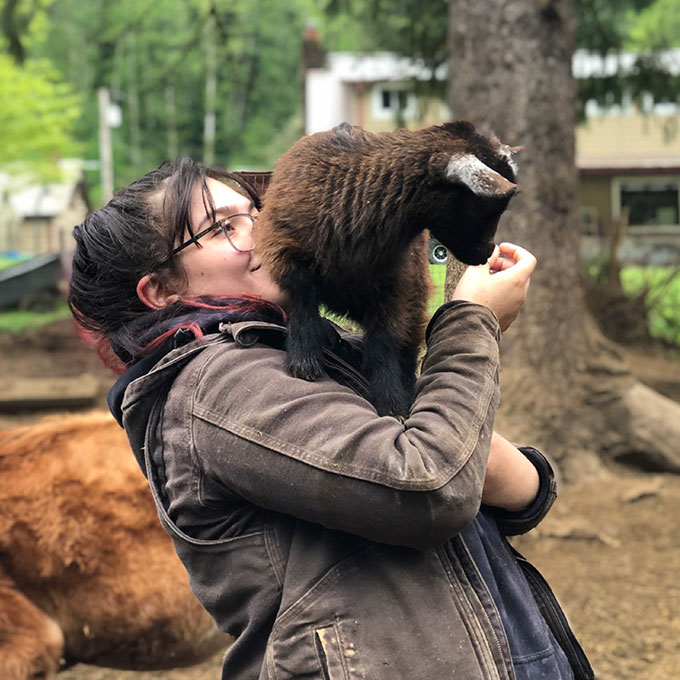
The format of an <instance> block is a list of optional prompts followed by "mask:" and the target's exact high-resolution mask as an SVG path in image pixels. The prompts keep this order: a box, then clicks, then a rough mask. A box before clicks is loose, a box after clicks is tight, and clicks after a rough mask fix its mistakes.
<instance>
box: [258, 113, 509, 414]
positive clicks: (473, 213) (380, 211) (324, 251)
mask: <svg viewBox="0 0 680 680" xmlns="http://www.w3.org/2000/svg"><path fill="white" fill-rule="evenodd" d="M516 150H517V149H513V148H510V147H508V146H506V145H504V144H501V143H500V142H499V141H498V140H497V139H496V138H495V137H491V138H487V137H484V136H482V135H480V134H478V133H477V132H476V131H475V128H474V126H473V125H472V124H470V123H468V122H465V121H458V122H452V123H446V124H444V125H438V126H433V127H429V128H425V129H422V130H417V131H409V130H395V131H394V132H389V133H380V134H372V133H369V132H366V131H364V130H362V129H361V128H358V127H353V126H350V125H347V124H342V125H340V126H338V127H336V128H334V129H333V130H329V131H326V132H319V133H316V134H313V135H309V136H307V137H303V138H302V139H301V140H299V141H298V142H297V143H296V144H294V145H293V147H292V148H291V149H290V150H289V151H287V152H286V153H285V154H284V155H283V156H282V157H281V158H280V159H279V161H278V162H277V164H276V167H275V170H274V173H273V175H272V177H271V182H270V184H269V187H268V188H267V192H266V194H265V196H264V201H263V207H262V211H261V213H260V215H259V218H258V222H257V227H256V232H255V234H256V252H258V253H259V254H260V256H261V258H262V261H263V262H264V263H265V264H266V266H268V267H269V270H270V272H271V274H272V277H273V278H274V280H275V281H276V282H277V283H278V284H279V285H280V287H281V288H282V290H284V291H285V292H286V293H287V295H288V298H289V308H288V312H289V336H288V343H287V365H288V370H289V372H290V373H291V374H292V375H293V376H296V377H299V378H304V379H306V380H314V379H316V378H317V377H319V376H320V375H321V373H322V368H321V366H322V355H323V337H324V334H323V329H322V327H321V326H320V324H322V321H321V319H320V317H319V311H318V310H319V305H320V304H323V305H325V306H326V308H328V309H329V310H331V311H332V312H335V313H336V314H339V315H342V316H348V317H350V318H351V319H354V320H355V321H357V322H359V323H360V324H361V325H362V326H363V329H364V331H365V358H364V369H365V373H366V375H367V376H368V378H369V381H370V384H371V396H372V402H373V404H374V405H375V407H376V409H377V411H378V413H380V414H381V415H384V414H392V415H405V414H407V413H408V410H409V408H410V404H411V401H412V392H413V386H414V381H415V370H416V360H417V354H418V348H419V345H420V344H421V342H422V339H423V337H424V330H425V326H426V322H427V318H426V314H427V298H428V296H429V294H430V287H431V283H430V276H429V271H428V261H427V254H426V246H427V237H426V232H425V230H426V229H427V230H429V231H430V233H431V234H432V235H433V236H435V237H436V238H437V239H438V240H439V241H441V242H442V243H443V244H444V245H445V246H446V247H447V248H449V249H450V250H451V251H452V252H453V254H454V255H455V256H456V257H457V258H458V259H459V260H461V261H463V262H464V263H466V264H471V265H477V264H481V263H483V262H485V261H486V260H487V259H488V257H489V256H490V255H491V253H492V252H493V248H494V243H493V239H494V235H495V232H496V227H497V224H498V220H499V218H500V215H501V213H502V212H503V211H504V210H505V208H506V206H507V204H508V202H509V200H510V198H511V197H512V196H513V195H514V194H515V192H516V190H517V186H516V184H515V183H514V180H515V173H516V168H515V165H514V162H513V160H512V156H511V154H512V153H513V152H514V151H516Z"/></svg>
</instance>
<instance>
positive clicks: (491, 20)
mask: <svg viewBox="0 0 680 680" xmlns="http://www.w3.org/2000/svg"><path fill="white" fill-rule="evenodd" d="M449 10H450V13H449V38H448V40H449V54H450V63H449V72H450V76H449V78H450V80H449V98H450V104H451V110H452V112H453V116H454V118H464V119H468V120H471V121H472V122H474V123H475V124H477V126H478V127H479V128H481V129H482V131H489V130H491V131H493V132H495V133H496V134H497V135H498V137H499V138H500V139H501V141H503V142H505V143H506V144H510V145H521V146H523V147H524V148H523V151H521V153H519V154H518V155H517V157H516V158H517V161H518V165H519V186H520V190H521V193H520V194H519V195H518V196H517V197H515V198H514V199H513V200H512V202H511V204H510V206H509V209H508V211H507V213H506V214H505V215H504V217H503V218H502V220H501V224H500V226H499V230H498V241H499V242H500V241H511V242H514V243H518V244H520V245H522V246H524V247H526V248H528V249H529V250H531V251H532V252H533V253H534V254H535V255H536V257H537V258H538V267H537V269H536V272H535V274H534V276H533V278H532V285H531V291H530V294H529V298H528V301H527V304H526V306H525V308H524V309H523V310H522V312H521V314H520V316H519V318H518V319H517V321H516V322H515V324H514V325H513V326H512V327H511V328H510V330H509V331H508V332H507V333H506V335H505V336H504V338H503V369H502V372H501V386H502V392H503V405H502V407H501V412H500V413H499V421H498V428H499V429H501V430H502V431H504V432H505V433H507V435H509V436H511V437H513V438H514V439H515V440H517V441H532V442H533V443H535V444H536V445H538V446H540V447H543V448H544V449H545V450H546V451H548V452H550V453H551V455H553V456H554V457H555V458H556V459H557V460H558V461H559V462H560V464H561V467H562V469H563V472H564V473H565V475H566V476H567V477H571V478H575V477H578V476H579V475H580V474H586V473H588V472H592V471H593V470H594V469H596V468H597V467H598V466H599V464H600V460H601V459H602V458H607V457H609V458H626V459H629V460H633V459H635V460H638V461H639V460H641V456H643V454H648V455H647V457H646V460H647V463H646V464H647V465H650V466H652V467H655V468H657V469H664V470H673V471H676V472H680V451H678V447H677V446H675V445H673V446H669V442H677V441H678V440H679V437H680V406H678V405H677V404H674V403H672V402H668V403H665V401H666V400H665V399H664V398H663V397H660V396H658V395H655V393H651V394H653V395H654V401H655V403H656V402H657V400H659V399H660V400H662V401H663V402H664V407H663V409H661V407H660V406H659V405H658V403H657V408H656V412H657V413H660V412H661V411H663V412H664V413H665V414H666V415H668V417H666V418H663V419H659V418H657V419H656V422H655V428H656V429H655V431H654V432H652V431H651V430H650V429H649V428H648V427H646V425H645V423H646V422H647V418H646V414H647V411H648V404H649V400H650V391H649V390H646V389H644V388H643V389H641V386H640V385H639V384H638V383H636V381H635V379H634V378H633V376H632V375H631V373H630V371H629V370H628V368H627V366H626V365H625V364H624V362H623V359H622V356H621V353H620V352H619V351H618V349H617V347H616V346H615V345H613V344H612V343H610V342H609V341H607V340H605V338H604V337H603V336H602V335H601V334H600V333H599V331H598V330H597V329H596V327H595V323H594V321H593V320H592V318H590V317H589V315H588V312H587V311H586V306H585V299H584V292H583V289H582V284H581V282H580V272H581V262H580V257H579V233H578V219H577V193H576V192H577V172H576V167H575V157H574V139H575V138H574V127H575V112H576V87H575V82H574V79H573V77H572V75H571V56H572V51H573V46H574V36H575V20H574V7H573V0H483V1H480V2H474V3H469V2H466V1H465V0H450V3H449ZM672 413H674V414H675V415H674V416H673V417H671V414H672ZM641 446H644V449H645V451H642V450H641Z"/></svg>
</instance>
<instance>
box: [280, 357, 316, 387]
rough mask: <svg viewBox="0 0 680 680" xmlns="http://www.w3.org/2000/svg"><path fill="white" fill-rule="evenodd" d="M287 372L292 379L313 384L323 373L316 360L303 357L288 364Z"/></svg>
mask: <svg viewBox="0 0 680 680" xmlns="http://www.w3.org/2000/svg"><path fill="white" fill-rule="evenodd" d="M288 372H289V373H290V375H292V376H293V377H294V378H302V379H303V380H308V381H309V382H314V381H315V380H316V379H317V378H318V377H320V376H321V374H322V373H323V369H322V368H321V362H320V361H318V360H317V359H312V358H309V357H305V358H304V359H296V360H291V361H289V362H288Z"/></svg>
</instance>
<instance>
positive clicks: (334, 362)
mask: <svg viewBox="0 0 680 680" xmlns="http://www.w3.org/2000/svg"><path fill="white" fill-rule="evenodd" d="M323 353H324V363H325V364H327V365H328V366H330V367H332V368H334V369H335V370H336V371H337V372H338V373H339V374H340V375H342V376H343V377H344V378H345V379H346V385H347V387H349V388H351V389H353V390H354V391H355V392H356V393H357V394H359V395H360V396H362V397H364V398H365V399H368V396H369V394H370V387H369V384H368V381H367V380H366V378H364V376H363V375H362V374H361V373H359V371H357V370H356V368H354V366H352V365H351V364H349V363H347V362H346V361H345V360H344V359H341V358H340V357H339V356H338V355H337V354H333V352H331V351H330V350H329V349H326V348H324V351H323Z"/></svg>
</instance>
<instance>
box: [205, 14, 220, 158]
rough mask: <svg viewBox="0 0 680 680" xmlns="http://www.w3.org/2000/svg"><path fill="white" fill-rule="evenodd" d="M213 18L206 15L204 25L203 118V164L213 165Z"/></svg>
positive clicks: (215, 110) (215, 75) (214, 127)
mask: <svg viewBox="0 0 680 680" xmlns="http://www.w3.org/2000/svg"><path fill="white" fill-rule="evenodd" d="M215 40H216V38H215V17H214V16H213V15H212V14H210V15H208V18H207V21H206V25H205V116H204V118H203V163H204V164H205V165H213V164H214V163H215V134H216V128H217V45H216V43H215Z"/></svg>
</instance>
